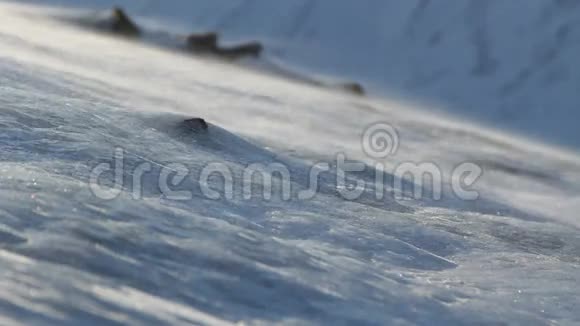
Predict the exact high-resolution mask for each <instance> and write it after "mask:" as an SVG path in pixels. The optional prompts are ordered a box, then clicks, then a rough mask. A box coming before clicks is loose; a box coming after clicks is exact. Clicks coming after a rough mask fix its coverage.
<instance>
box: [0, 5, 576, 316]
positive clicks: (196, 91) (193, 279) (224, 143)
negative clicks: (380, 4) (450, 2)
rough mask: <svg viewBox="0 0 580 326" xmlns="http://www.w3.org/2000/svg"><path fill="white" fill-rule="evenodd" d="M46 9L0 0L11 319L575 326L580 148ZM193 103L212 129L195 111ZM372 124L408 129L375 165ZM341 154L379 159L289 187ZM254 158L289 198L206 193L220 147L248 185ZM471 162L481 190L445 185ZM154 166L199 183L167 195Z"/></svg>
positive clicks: (3, 282)
mask: <svg viewBox="0 0 580 326" xmlns="http://www.w3.org/2000/svg"><path fill="white" fill-rule="evenodd" d="M516 2H517V1H514V2H509V3H516ZM536 2H538V1H535V2H534V3H536ZM385 3H388V2H387V1H385ZM401 3H402V2H401ZM506 3H508V2H506ZM530 3H531V1H530ZM558 3H571V2H568V1H559V2H558ZM449 8H453V6H450V7H449ZM45 13H46V11H45V9H41V10H38V11H36V10H33V9H29V8H27V7H21V6H18V5H15V4H8V3H1V4H0V20H1V21H2V24H0V44H1V51H0V128H1V132H0V158H1V159H0V324H2V325H11V324H27V325H28V324H38V325H40V324H43V325H45V324H53V325H67V324H83V325H90V324H94V325H103V324H134V325H141V324H212V325H213V324H216V325H218V324H229V323H238V322H240V323H247V324H272V323H285V324H310V323H311V324H331V323H332V324H357V325H359V324H360V325H383V324H399V325H409V324H423V325H449V324H474V323H475V324H477V323H479V324H502V323H507V324H521V325H524V324H525V325H550V324H563V325H572V324H577V323H580V313H579V312H578V310H577V307H578V305H579V304H580V300H579V298H578V291H579V290H580V273H579V267H580V235H579V232H578V228H579V227H580V220H578V215H577V214H578V213H577V212H578V211H579V210H580V157H578V155H576V154H574V153H570V152H565V151H563V150H561V149H557V148H554V147H549V146H547V145H541V144H538V143H537V142H532V141H529V140H526V139H524V138H521V137H515V136H513V135H510V134H507V133H506V134H502V133H499V132H496V131H491V130H487V129H485V128H483V127H479V126H475V125H473V124H468V123H465V122H459V121H457V120H454V119H453V118H450V117H444V116H443V115H442V114H433V113H431V112H430V107H421V106H420V105H419V104H417V103H410V102H404V101H401V100H393V99H384V100H379V99H372V98H369V99H364V98H360V97H353V96H349V95H348V94H341V93H339V92H331V91H324V90H322V89H315V88H311V87H309V86H307V85H301V84H298V83H292V82H290V81H288V80H281V79H276V78H274V77H272V76H265V75H261V74H259V73H257V72H252V71H249V70H248V69H244V68H240V67H236V66H234V65H226V64H220V63H217V62H214V61H204V60H201V59H198V58H192V57H189V56H185V55H182V54H179V53H171V52H168V51H165V50H163V49H159V48H152V47H147V46H146V45H143V44H140V43H137V42H128V41H124V40H119V39H116V38H111V37H108V36H106V35H100V34H96V33H91V32H88V31H86V30H82V29H79V28H76V27H74V26H71V25H68V24H63V23H62V22H60V21H57V20H53V19H49V18H47V16H45ZM522 64H523V63H522ZM576 69H577V68H576ZM506 73H507V72H506ZM570 78H572V77H570ZM574 78H576V77H574ZM566 85H568V84H566ZM442 87H443V86H442ZM466 87H467V86H466ZM530 87H531V86H530ZM570 87H572V86H570ZM554 92H555V91H554ZM566 92H568V90H567V88H565V87H563V88H562V89H561V94H562V95H563V96H564V95H566V94H567V93H566ZM443 93H444V92H443ZM458 93H461V94H463V93H462V90H461V89H460V90H458ZM548 93H549V92H548ZM538 96H540V95H538ZM546 96H547V95H546ZM570 96H571V95H570ZM570 96H569V97H568V98H565V100H566V101H570V100H573V99H574V97H570ZM566 103H568V102H566ZM530 112H531V111H530ZM195 116H200V117H203V118H205V119H207V121H208V122H210V124H211V125H210V128H209V130H208V131H207V132H189V131H188V130H186V129H185V128H184V126H183V123H182V121H183V120H184V119H187V118H190V117H195ZM530 121H531V118H530ZM377 122H387V123H389V124H390V125H392V126H393V127H394V128H396V130H397V132H398V134H397V135H396V136H397V137H398V144H399V148H398V151H396V152H395V151H393V153H392V155H390V156H388V157H387V158H385V159H378V160H377V159H373V157H371V156H369V155H367V154H366V153H365V151H364V150H363V149H364V148H365V147H364V146H362V145H364V143H365V139H364V137H363V134H364V133H365V129H366V128H368V126H370V125H373V124H374V123H377ZM572 122H573V121H572V119H569V123H572ZM562 123H565V119H563V120H562ZM562 129H563V130H565V126H563V127H562ZM563 132H564V131H563ZM567 132H569V130H568V131H567ZM121 149H122V153H123V157H124V159H123V169H122V172H123V175H122V177H123V178H122V179H123V180H122V181H123V182H122V183H123V188H122V189H121V191H120V193H118V196H116V198H114V199H111V200H105V199H103V198H102V196H101V198H100V197H99V196H96V195H95V193H94V190H95V189H94V183H92V184H93V187H91V177H92V176H94V175H95V171H96V170H95V169H96V168H97V167H99V166H102V164H105V165H106V164H110V165H111V166H113V165H114V164H113V163H114V160H115V159H114V155H115V152H116V151H117V152H118V151H120V150H121ZM340 154H342V155H345V156H346V157H347V158H348V159H349V160H352V161H360V162H365V163H366V164H367V168H366V170H365V171H364V172H359V173H351V174H349V176H350V178H351V182H352V181H356V180H358V181H360V182H364V185H365V189H366V190H365V192H364V193H363V194H362V195H361V196H360V197H359V198H357V199H355V200H345V199H344V198H343V196H342V195H341V191H343V190H344V189H340V188H337V185H336V183H335V180H336V174H337V173H336V171H335V169H334V170H332V171H330V172H325V173H323V174H321V178H320V180H319V181H320V182H319V189H318V193H317V195H316V196H315V197H314V198H310V199H304V198H298V196H297V195H298V193H299V192H301V191H302V190H305V189H307V188H308V181H309V180H308V174H309V173H310V171H311V167H312V166H313V165H314V164H315V163H316V162H328V163H334V162H335V161H336V158H337V156H339V155H340ZM405 162H414V163H420V162H424V163H433V164H436V165H437V166H438V167H439V169H440V170H441V171H442V172H443V178H442V183H443V186H444V187H443V188H444V194H443V198H442V199H441V200H435V199H432V198H431V199H429V198H428V197H427V196H428V195H425V197H424V198H421V199H405V200H398V199H397V198H394V197H393V195H392V193H391V192H392V191H393V189H392V188H393V187H392V186H393V185H396V184H397V182H396V180H397V176H393V175H391V174H390V172H393V171H394V170H395V168H396V167H397V166H400V164H401V163H405ZM145 163H146V164H148V165H149V167H150V168H151V171H149V172H147V173H143V176H142V177H141V178H139V177H138V173H137V171H136V170H135V168H136V167H137V166H140V167H144V165H143V164H145ZM253 163H262V164H273V163H279V164H281V165H283V166H285V167H287V169H288V171H289V173H290V175H291V186H292V194H291V199H290V200H284V199H283V198H279V197H280V196H278V195H277V194H278V193H277V192H276V191H275V195H274V197H273V198H272V199H270V200H266V199H264V198H260V196H258V195H257V193H254V196H253V197H252V198H250V199H247V200H246V199H244V198H243V193H242V191H241V190H240V189H239V187H235V193H234V196H233V198H231V199H226V198H220V199H218V200H212V199H210V198H208V196H206V194H205V193H204V192H203V185H202V184H201V183H200V181H199V180H200V175H201V174H202V173H203V172H204V171H207V170H206V169H207V166H208V164H220V166H222V167H224V166H225V167H227V168H228V169H230V170H231V171H232V173H233V176H234V181H235V184H236V185H239V184H243V183H244V182H243V177H242V173H243V172H244V171H245V170H246V167H247V166H249V165H251V164H253ZM462 163H473V164H477V165H478V166H481V167H482V169H483V172H484V174H483V176H481V177H480V178H479V179H478V180H477V182H476V183H475V185H474V186H473V189H474V190H477V191H478V192H479V194H480V196H479V199H478V200H476V201H465V200H460V199H459V198H456V197H457V196H454V195H453V194H452V193H451V192H450V189H451V187H452V185H453V181H454V179H452V178H451V173H452V171H454V168H455V167H456V166H458V165H460V164H462ZM377 164H380V165H382V166H383V167H384V169H385V172H384V173H385V176H384V180H386V182H384V183H385V188H386V189H385V190H386V193H387V195H386V197H385V198H384V199H382V200H377V199H376V198H375V197H374V196H375V194H376V193H377V191H378V190H377V185H376V184H377V182H375V180H374V179H375V175H376V171H375V170H374V169H372V168H371V166H372V167H375V166H376V165H377ZM182 169H187V170H188V177H186V178H184V179H183V180H178V178H177V179H176V175H178V174H179V173H180V172H181V170H182ZM333 171H334V172H333ZM168 172H169V174H168V175H165V176H164V173H168ZM114 177H115V176H114V175H110V174H107V173H105V174H103V175H101V178H100V180H101V182H105V183H106V181H107V180H109V181H112V180H113V179H114ZM135 180H141V181H142V185H141V186H140V187H137V188H138V189H137V188H136V187H134V183H133V182H134V181H135ZM160 180H165V181H167V180H170V181H177V182H176V183H172V182H169V186H170V187H171V188H172V189H173V190H182V191H186V195H187V194H190V195H191V197H190V198H181V199H177V198H168V197H167V195H168V191H167V189H163V185H161V184H160ZM179 181H181V182H179ZM210 181H211V182H210V186H211V187H212V188H213V189H218V190H219V188H220V187H221V185H222V184H223V182H221V181H223V180H219V179H215V178H214V179H210ZM276 181H277V182H275V184H276V185H278V183H281V180H280V178H277V179H276ZM407 183H409V184H407V187H411V186H412V184H410V183H411V182H410V181H407ZM261 184H262V183H261V182H260V181H259V180H253V182H251V183H250V185H251V186H252V187H255V188H257V189H258V190H260V189H259V188H260V185H261ZM165 186H168V185H167V183H166V184H165ZM394 188H395V190H394V191H397V190H399V189H396V187H394ZM139 189H140V190H141V192H142V194H141V195H140V196H139V198H138V199H135V198H134V196H136V195H137V193H138V192H139V191H138V190H139Z"/></svg>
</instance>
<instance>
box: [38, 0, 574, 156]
mask: <svg viewBox="0 0 580 326" xmlns="http://www.w3.org/2000/svg"><path fill="white" fill-rule="evenodd" d="M32 1H34V2H40V3H47V2H48V3H60V4H64V5H75V6H90V7H93V8H98V9H105V8H107V9H108V8H110V7H111V6H112V5H114V4H122V5H124V6H125V7H127V8H128V10H129V12H130V13H131V14H133V15H136V16H139V17H141V18H142V22H143V23H147V24H150V25H151V26H153V27H161V26H162V28H164V29H166V28H168V26H169V27H171V29H173V30H176V31H180V32H183V33H189V32H191V31H200V30H218V31H220V32H222V33H224V35H225V36H226V37H227V38H229V39H230V40H238V39H248V38H250V39H254V38H255V39H258V40H260V41H263V42H265V43H266V44H267V49H268V53H269V56H270V58H273V59H276V60H280V61H282V62H285V63H286V64H288V65H292V66H294V67H300V68H302V69H306V70H309V71H311V72H314V71H316V72H319V73H324V74H327V75H333V76H340V77H343V78H347V79H352V80H355V81H360V82H363V83H364V84H365V85H366V86H367V87H369V88H370V89H372V90H374V92H375V93H380V94H384V95H387V96H390V97H392V96H397V97H401V98H412V99H414V100H417V101H420V102H423V103H425V104H426V105H428V106H430V107H431V110H432V111H433V110H440V111H444V112H452V113H454V114H458V115H459V116H463V117H465V118H467V119H470V120H478V121H481V122H482V123H485V124H487V125H490V126H494V127H499V128H508V129H510V130H512V131H514V132H518V133H522V134H525V135H527V136H532V137H535V138H536V139H540V140H543V141H550V142H553V143H557V144H560V145H566V146H571V147H575V148H578V146H579V145H580V134H579V133H578V127H577V121H578V120H579V119H580V115H579V113H578V112H579V111H578V103H580V95H579V92H578V85H580V77H579V76H580V71H579V69H580V68H579V67H580V65H578V57H580V10H579V9H580V7H579V4H580V3H579V2H578V1H576V0H571V1H570V0H512V1H504V0H489V1H480V0H446V1H445V2H439V1H435V0H408V1H399V0H364V1H351V0H336V1H318V0H297V1H283V2H280V1H269V0H194V1H190V0H174V1H170V2H167V1H161V0H122V1H119V0H104V1H93V0H82V1H79V0H32ZM436 108H437V109H436Z"/></svg>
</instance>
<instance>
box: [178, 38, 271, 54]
mask: <svg viewBox="0 0 580 326" xmlns="http://www.w3.org/2000/svg"><path fill="white" fill-rule="evenodd" d="M218 38H219V36H218V34H217V33H214V32H210V33H206V34H191V35H189V36H188V37H187V41H186V46H187V49H188V50H189V51H191V52H193V53H196V54H210V55H215V56H218V57H220V58H221V59H229V60H235V59H239V58H242V57H248V56H249V57H259V56H260V54H261V53H262V50H263V48H264V47H263V46H262V44H260V43H258V42H249V43H243V44H239V45H234V46H231V47H220V46H219V44H218Z"/></svg>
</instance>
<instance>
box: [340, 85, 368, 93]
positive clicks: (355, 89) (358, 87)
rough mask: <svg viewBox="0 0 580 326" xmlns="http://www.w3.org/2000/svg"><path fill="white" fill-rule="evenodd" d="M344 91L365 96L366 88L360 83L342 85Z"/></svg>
mask: <svg viewBox="0 0 580 326" xmlns="http://www.w3.org/2000/svg"><path fill="white" fill-rule="evenodd" d="M342 87H343V88H344V89H346V90H347V91H349V92H352V93H354V94H357V95H365V89H364V87H363V86H362V85H361V84H359V83H345V84H343V85H342Z"/></svg>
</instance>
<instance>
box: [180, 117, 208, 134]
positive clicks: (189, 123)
mask: <svg viewBox="0 0 580 326" xmlns="http://www.w3.org/2000/svg"><path fill="white" fill-rule="evenodd" d="M183 123H184V125H185V126H186V127H187V128H189V129H191V130H193V131H195V132H199V131H206V130H207V129H208V124H207V122H205V120H204V119H202V118H192V119H187V120H185V121H184V122H183Z"/></svg>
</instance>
